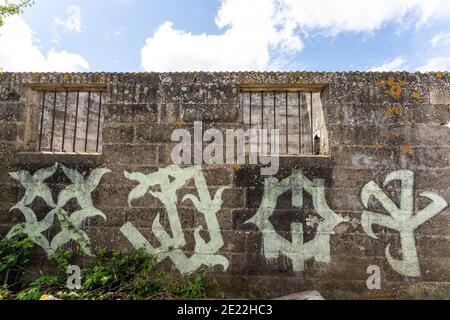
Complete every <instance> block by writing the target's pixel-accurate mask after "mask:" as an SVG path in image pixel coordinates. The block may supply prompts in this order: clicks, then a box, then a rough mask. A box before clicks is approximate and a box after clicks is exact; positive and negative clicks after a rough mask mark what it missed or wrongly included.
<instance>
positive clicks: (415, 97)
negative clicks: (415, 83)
mask: <svg viewBox="0 0 450 320" xmlns="http://www.w3.org/2000/svg"><path fill="white" fill-rule="evenodd" d="M411 97H413V98H414V99H420V92H418V91H414V92H413V93H412V94H411Z"/></svg>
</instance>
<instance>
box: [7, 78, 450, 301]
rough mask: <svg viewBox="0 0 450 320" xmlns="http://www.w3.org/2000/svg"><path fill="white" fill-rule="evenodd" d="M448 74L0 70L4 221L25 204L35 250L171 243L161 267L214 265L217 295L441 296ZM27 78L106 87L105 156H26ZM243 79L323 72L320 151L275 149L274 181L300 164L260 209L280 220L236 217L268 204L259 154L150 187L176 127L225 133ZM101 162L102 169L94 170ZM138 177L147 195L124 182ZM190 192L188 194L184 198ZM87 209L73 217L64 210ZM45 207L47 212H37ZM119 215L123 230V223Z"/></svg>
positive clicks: (449, 170)
mask: <svg viewBox="0 0 450 320" xmlns="http://www.w3.org/2000/svg"><path fill="white" fill-rule="evenodd" d="M449 80H450V74H448V73H436V74H435V73H429V74H421V73H363V72H351V73H309V72H294V73H258V72H249V73H133V74H118V73H90V74H62V73H61V74H56V73H34V74H31V73H27V74H20V73H3V74H1V75H0V163H1V165H0V234H1V235H2V236H3V235H6V234H7V233H8V232H10V230H11V228H13V227H14V226H15V225H17V224H18V223H21V222H23V221H25V220H24V216H25V214H24V213H23V212H24V211H26V209H24V207H25V208H29V209H31V210H32V212H33V213H34V215H35V217H36V221H34V222H33V221H31V220H33V215H32V216H31V218H30V217H28V219H31V220H30V221H31V222H30V221H28V226H29V227H30V230H31V231H32V232H34V236H35V237H37V236H39V235H40V236H42V239H41V240H42V242H41V245H40V246H41V247H42V248H44V250H42V257H43V258H42V260H43V261H45V260H46V259H47V258H46V253H47V254H48V253H49V250H50V251H51V250H52V249H55V248H68V249H71V250H77V251H80V250H82V245H81V244H82V243H83V241H84V240H86V241H90V243H91V244H92V247H93V248H99V247H107V248H111V249H122V250H125V251H127V252H130V251H131V250H133V249H134V247H136V246H134V247H133V245H132V243H133V241H134V243H141V244H142V245H146V248H147V249H148V250H149V251H150V252H156V251H157V250H158V248H159V249H161V251H162V249H164V248H166V249H168V251H169V253H163V254H161V265H162V266H163V267H165V268H167V269H169V270H177V269H178V270H188V271H195V270H197V269H198V268H199V267H200V266H205V265H207V264H211V265H213V267H212V274H211V275H210V276H209V277H208V283H210V285H211V291H210V292H211V294H215V295H217V296H221V295H222V294H225V296H227V297H248V298H255V297H258V298H274V297H279V296H282V295H289V294H292V293H294V292H301V291H307V290H317V291H319V292H320V293H321V294H322V295H323V296H324V298H325V299H380V298H392V299H402V298H443V299H446V298H448V297H450V249H449V248H450V240H449V239H450V228H449V222H450V209H449V208H448V205H447V203H448V202H450V166H449V140H450V132H449V130H450V129H449V127H447V126H445V125H446V124H447V123H448V122H449V121H450V112H449V105H450V81H449ZM29 84H45V85H52V84H53V85H55V86H61V85H71V86H78V87H79V88H80V89H83V87H84V86H86V85H92V84H105V85H106V91H105V93H104V101H103V103H104V104H103V112H104V123H103V152H102V154H101V155H85V154H78V155H74V154H39V153H36V152H35V151H36V137H37V135H38V133H37V128H38V126H37V123H36V121H37V119H38V118H37V117H36V112H39V111H38V108H39V104H38V103H36V101H33V93H32V92H31V91H30V90H31V89H29V86H28V85H29ZM243 84H245V85H247V86H248V85H252V84H254V85H257V84H268V85H275V84H277V85H283V84H284V85H311V84H321V85H325V89H324V91H323V92H322V104H323V108H324V117H325V125H326V127H327V129H328V136H329V147H330V156H329V157H314V156H308V157H288V158H282V159H281V168H280V171H279V173H278V174H277V175H276V178H277V179H278V180H279V181H281V180H282V179H285V178H288V177H290V176H294V175H296V174H297V175H298V174H299V171H298V170H299V169H301V173H302V175H303V176H302V177H303V178H300V181H301V182H298V180H295V179H291V180H290V181H292V183H291V182H290V185H289V188H288V189H287V190H286V192H284V193H282V194H281V195H280V196H279V197H278V198H276V199H275V206H274V207H275V208H274V210H272V214H271V216H270V218H269V219H268V220H264V221H266V224H265V226H267V225H268V224H267V221H268V222H269V225H271V226H272V227H273V230H274V231H275V232H273V230H272V231H271V232H267V230H266V229H264V228H263V227H262V226H261V225H257V224H255V223H247V222H248V221H249V220H250V219H251V218H252V217H254V216H255V215H256V214H257V213H258V212H260V211H261V210H263V209H264V210H265V209H267V206H265V205H267V202H265V201H264V199H265V196H264V191H265V188H266V189H267V188H269V187H268V185H266V184H265V181H264V180H265V177H263V176H261V175H260V168H259V167H258V166H250V165H203V166H202V168H201V170H200V171H195V172H194V171H192V172H188V171H187V170H185V171H177V170H175V169H174V171H171V172H172V173H171V175H170V177H169V176H167V175H166V176H165V177H166V178H167V179H169V180H168V181H169V182H173V179H175V177H176V178H177V179H179V180H177V181H181V182H185V183H182V184H181V187H179V188H178V189H177V190H175V191H173V190H169V189H167V188H166V189H165V187H163V186H162V185H161V184H159V185H158V183H162V182H163V181H165V180H164V177H160V176H157V174H156V175H151V174H154V173H157V172H158V170H160V169H165V168H167V167H169V166H170V165H172V160H171V157H170V154H171V150H172V147H173V145H174V143H172V142H170V136H171V133H172V131H173V130H174V129H175V128H186V129H188V130H191V129H192V127H193V122H194V121H196V120H201V121H203V123H204V126H209V127H213V128H217V129H220V130H223V129H228V128H243V127H244V126H243V123H242V121H241V115H240V112H241V110H240V105H239V101H240V88H241V85H243ZM30 92H31V93H30ZM33 151H34V152H33ZM55 163H57V164H56V165H55ZM49 168H50V169H49ZM99 168H108V169H109V170H110V172H106V171H105V172H102V174H101V175H100V174H99ZM41 169H47V171H46V172H43V171H39V170H41ZM94 169H96V170H94ZM179 169H180V170H181V168H179ZM184 169H186V168H184ZM93 170H94V171H93ZM20 171H24V172H26V173H27V174H28V175H27V174H25V173H22V174H18V173H17V172H20ZM14 173H15V174H14ZM132 173H136V176H130V175H129V174H132ZM139 173H140V174H143V175H149V176H147V177H148V179H147V178H145V179H144V178H143V175H141V176H139ZM127 175H128V177H127ZM298 176H299V177H300V175H298ZM24 177H28V178H24ZM71 177H72V178H71ZM74 177H75V178H74ZM76 177H78V178H76ZM133 177H134V178H135V179H132V178H133ZM202 177H205V179H206V180H205V181H202V179H201V178H202ZM33 178H34V179H33ZM27 179H28V180H27ZM89 179H91V180H89ZM139 179H141V180H139ZM316 179H321V180H322V181H319V180H316ZM89 181H90V182H89ZM283 181H288V180H283ZM296 181H297V182H296ZM21 182H22V183H21ZM88 182H89V183H88ZM385 182H386V185H384V183H385ZM152 183H154V185H152ZM71 185H75V187H74V188H70V186H71ZM144 185H146V186H147V188H146V189H145V190H144V192H141V191H142V190H141V191H139V190H137V189H139V188H137V189H136V192H134V193H133V194H132V193H131V192H132V190H135V188H136V187H138V186H141V187H142V186H144ZM24 186H25V187H24ZM222 187H228V189H225V190H221V189H220V188H222ZM141 189H142V188H141ZM148 189H150V191H153V195H152V194H150V193H149V192H146V191H149V190H148ZM48 190H49V191H48ZM62 190H65V191H67V192H66V198H67V199H65V198H64V197H63V196H60V195H61V194H63V191H62ZM47 191H48V192H50V193H51V196H48V193H47V195H46V192H47ZM172 191H173V193H172ZM208 191H209V192H208ZM219 191H220V192H219ZM222 191H223V193H221V192H222ZM33 192H34V193H33ZM77 192H78V193H77ZM83 192H84V193H83ZM158 192H162V193H164V194H166V195H169V196H168V198H161V197H158ZM269 193H270V192H269ZM67 194H68V196H67ZM187 194H191V195H192V197H191V199H187V200H185V201H183V197H184V196H185V195H187ZM207 194H209V195H210V199H212V200H214V196H215V195H218V196H217V200H218V201H211V200H208V197H204V196H205V195H207ZM194 197H200V198H201V199H200V200H201V201H198V202H196V201H195V200H192V199H193V198H194ZM83 199H84V200H83ZM86 199H88V200H89V199H90V200H92V201H91V202H90V203H89V201H87V200H86ZM130 199H133V200H132V201H130V202H129V200H130ZM164 199H166V200H164ZM167 199H170V201H167ZM220 200H221V201H220ZM266 200H267V199H266ZM164 201H166V202H164ZM28 202H29V203H28ZM171 204H172V205H171ZM173 204H174V205H173ZM14 206H16V207H15V209H13V210H11V208H13V207H14ZM327 207H328V208H327ZM55 208H58V209H63V210H64V211H65V212H67V214H69V215H70V216H71V217H72V220H71V221H72V222H74V224H75V225H76V227H77V229H78V230H80V231H82V232H83V234H84V235H83V237H84V238H82V239H80V238H77V237H76V236H75V235H73V234H69V233H67V232H65V233H64V231H67V229H65V228H64V225H63V223H61V222H60V221H61V219H59V216H58V217H57V215H55V214H54V213H53V214H51V212H52V210H53V209H55ZM270 208H272V207H270V206H269V209H270ZM82 209H84V210H85V211H84V215H82V218H80V217H81V215H79V216H78V218H79V219H76V217H74V216H72V213H74V212H80V211H81V210H82ZM272 209H273V208H272ZM400 209H401V210H400ZM10 210H11V211H10ZM379 215H384V218H383V217H380V216H379ZM214 217H217V222H218V224H217V225H216V224H215V218H214ZM335 217H339V219H341V220H339V221H338V220H336V219H337V218H336V219H335ZM417 217H419V218H417ZM46 218H49V219H50V218H52V219H53V220H51V219H50V220H51V221H50V223H49V224H48V225H45V223H44V222H42V221H44V220H45V219H46ZM156 218H158V219H159V220H156ZM177 218H178V219H177ZM333 219H335V220H333ZM155 220H156V221H159V226H157V227H156V228H154V227H155V223H154V222H155ZM332 220H333V222H335V224H336V225H335V226H334V225H333V224H331V223H330V222H331V221H332ZM37 222H40V224H39V223H38V224H36V223H37ZM52 222H53V223H52ZM33 223H34V224H33ZM126 225H127V226H132V227H133V228H134V229H133V228H131V229H127V230H128V231H129V232H128V233H126V232H125V233H124V226H126ZM174 225H175V226H178V228H174ZM199 226H202V227H203V229H202V230H200V229H199V228H198V227H199ZM327 226H328V227H327ZM330 228H331V230H330ZM158 230H159V231H161V230H162V231H161V232H158ZM155 231H157V232H155ZM139 236H140V238H139ZM55 238H58V239H56V240H55ZM138 238H139V239H138ZM145 243H146V244H145ZM174 244H175V245H176V246H175V247H173V245H174ZM86 250H87V249H86V248H85V250H84V251H85V252H86ZM189 258H190V259H189ZM369 266H378V267H379V271H380V280H381V289H380V290H377V289H374V290H369V289H368V287H367V282H371V281H372V280H373V278H370V277H372V276H373V274H372V273H368V272H367V270H368V267H369ZM375 276H376V274H375ZM216 283H218V285H219V287H217V285H216ZM373 283H376V281H375V282H373Z"/></svg>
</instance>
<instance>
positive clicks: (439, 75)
mask: <svg viewBox="0 0 450 320" xmlns="http://www.w3.org/2000/svg"><path fill="white" fill-rule="evenodd" d="M443 76H444V73H443V72H442V71H438V72H436V77H438V78H442V77H443Z"/></svg>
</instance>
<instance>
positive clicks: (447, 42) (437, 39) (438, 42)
mask: <svg viewBox="0 0 450 320" xmlns="http://www.w3.org/2000/svg"><path fill="white" fill-rule="evenodd" d="M445 46H450V32H448V33H444V32H441V33H438V34H437V35H435V36H434V37H433V39H431V47H433V48H435V47H445Z"/></svg>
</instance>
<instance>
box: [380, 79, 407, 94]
mask: <svg viewBox="0 0 450 320" xmlns="http://www.w3.org/2000/svg"><path fill="white" fill-rule="evenodd" d="M379 85H380V87H381V88H382V89H383V91H384V93H387V94H390V95H391V96H393V97H394V98H395V99H397V100H398V99H400V97H401V95H402V88H403V87H405V86H406V82H405V81H404V80H399V81H396V79H395V77H393V76H391V77H389V78H388V80H387V81H380V82H379Z"/></svg>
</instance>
